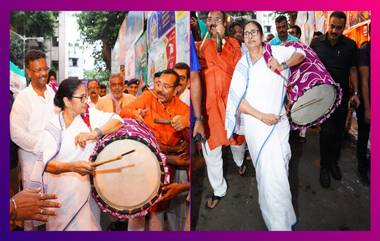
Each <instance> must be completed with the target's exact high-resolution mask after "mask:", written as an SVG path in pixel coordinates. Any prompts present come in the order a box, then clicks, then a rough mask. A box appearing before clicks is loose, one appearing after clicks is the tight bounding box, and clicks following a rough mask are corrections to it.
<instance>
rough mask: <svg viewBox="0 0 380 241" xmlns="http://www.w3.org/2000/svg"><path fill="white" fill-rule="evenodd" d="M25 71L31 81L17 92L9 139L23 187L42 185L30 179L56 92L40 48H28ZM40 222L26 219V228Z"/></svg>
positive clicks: (31, 227)
mask: <svg viewBox="0 0 380 241" xmlns="http://www.w3.org/2000/svg"><path fill="white" fill-rule="evenodd" d="M25 63H26V74H27V76H28V78H29V79H30V81H31V82H30V84H29V86H28V87H26V88H25V89H23V90H21V91H20V92H19V94H18V95H17V97H16V99H15V102H14V104H13V107H12V111H11V115H10V134H11V139H12V141H13V142H14V143H16V145H17V146H19V147H20V148H19V149H18V157H19V161H20V164H21V174H22V184H23V188H24V189H35V188H41V187H40V185H39V183H33V182H32V180H31V179H30V177H31V175H32V173H33V172H34V171H35V170H37V168H35V164H36V160H37V158H38V153H40V152H41V151H42V141H43V139H42V138H41V134H42V130H43V129H44V128H45V125H46V123H47V121H48V119H49V116H50V115H51V114H52V113H53V112H54V105H53V99H54V95H55V92H54V91H53V89H52V88H51V87H50V86H48V85H47V84H46V83H47V78H48V72H49V68H48V66H47V62H46V56H45V54H44V53H43V52H41V51H39V50H30V51H29V52H27V54H26V56H25ZM36 225H40V223H34V225H32V223H31V222H29V221H26V222H25V223H24V228H25V230H31V229H33V226H36Z"/></svg>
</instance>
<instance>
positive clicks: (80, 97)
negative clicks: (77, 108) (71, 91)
mask: <svg viewBox="0 0 380 241" xmlns="http://www.w3.org/2000/svg"><path fill="white" fill-rule="evenodd" d="M72 98H75V99H80V100H81V101H82V103H84V102H85V101H86V99H87V95H82V96H74V95H73V96H72Z"/></svg>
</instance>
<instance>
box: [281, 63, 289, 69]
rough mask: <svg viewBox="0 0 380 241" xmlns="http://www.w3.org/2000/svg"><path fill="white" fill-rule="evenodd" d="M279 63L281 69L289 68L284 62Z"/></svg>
mask: <svg viewBox="0 0 380 241" xmlns="http://www.w3.org/2000/svg"><path fill="white" fill-rule="evenodd" d="M281 65H282V67H283V70H285V69H289V66H288V64H287V63H286V62H282V63H281Z"/></svg>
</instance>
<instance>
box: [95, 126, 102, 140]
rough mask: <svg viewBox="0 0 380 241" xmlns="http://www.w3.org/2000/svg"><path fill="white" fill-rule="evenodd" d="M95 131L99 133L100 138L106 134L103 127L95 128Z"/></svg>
mask: <svg viewBox="0 0 380 241" xmlns="http://www.w3.org/2000/svg"><path fill="white" fill-rule="evenodd" d="M94 131H95V132H96V133H97V134H98V139H100V138H102V137H103V136H104V133H103V131H102V130H101V129H99V128H95V129H94Z"/></svg>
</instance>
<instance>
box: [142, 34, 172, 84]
mask: <svg viewBox="0 0 380 241" xmlns="http://www.w3.org/2000/svg"><path fill="white" fill-rule="evenodd" d="M165 40H166V38H161V39H160V40H158V41H156V42H155V43H154V45H153V46H151V48H149V50H148V81H147V85H148V86H149V87H153V76H154V74H155V73H156V72H158V71H162V70H164V69H166V68H167V66H168V59H167V56H166V42H165Z"/></svg>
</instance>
